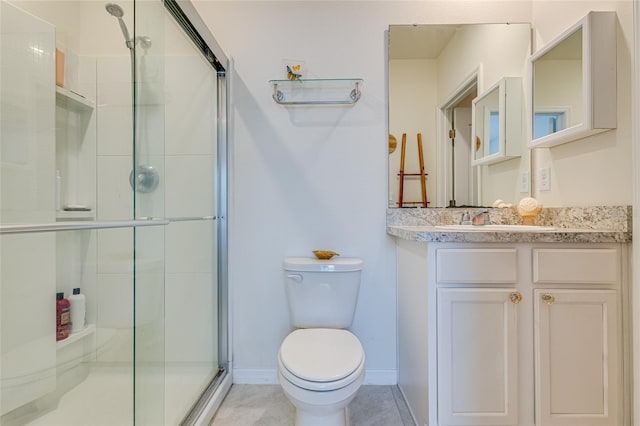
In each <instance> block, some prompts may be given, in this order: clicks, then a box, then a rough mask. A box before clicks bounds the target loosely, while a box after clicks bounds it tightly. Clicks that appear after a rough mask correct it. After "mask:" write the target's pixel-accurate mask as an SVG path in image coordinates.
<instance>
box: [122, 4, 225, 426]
mask: <svg viewBox="0 0 640 426" xmlns="http://www.w3.org/2000/svg"><path fill="white" fill-rule="evenodd" d="M135 37H136V39H137V40H138V41H137V46H136V55H135V58H136V79H135V110H136V113H135V116H134V119H135V121H134V128H135V147H134V157H135V160H134V163H135V166H134V168H135V169H136V170H137V172H136V174H135V175H136V176H137V177H138V178H137V179H135V178H134V179H133V181H134V184H135V185H136V191H135V201H134V204H135V216H136V218H158V217H162V218H167V219H168V220H169V221H170V223H169V225H168V226H166V227H163V228H155V229H151V228H147V229H136V231H135V243H134V244H135V284H134V286H135V329H136V333H135V403H134V407H135V418H136V424H144V425H146V424H179V423H180V422H181V421H182V420H183V419H184V418H185V416H186V415H187V414H188V413H189V411H190V409H191V408H192V406H194V404H195V403H196V401H198V399H199V398H200V396H201V395H202V394H203V392H204V391H205V389H206V388H207V386H208V385H209V383H210V382H211V381H212V380H213V378H214V377H215V376H216V375H217V374H218V372H219V369H220V360H219V358H218V353H219V348H218V340H219V336H218V291H219V288H218V275H219V270H218V264H219V257H220V256H219V253H218V240H219V238H218V226H219V221H218V218H217V216H216V215H217V214H218V213H217V212H218V211H219V209H218V206H217V200H218V191H217V187H218V186H219V179H218V175H217V174H218V160H219V158H218V127H217V126H218V112H219V111H218V101H219V100H218V98H219V94H218V91H217V85H218V75H217V73H216V70H215V69H214V68H213V67H212V66H211V65H210V64H209V62H208V61H207V60H205V58H204V56H203V55H202V54H201V53H200V51H199V50H197V49H196V47H195V46H194V44H193V41H192V40H191V39H190V38H189V37H187V35H186V34H185V32H184V30H183V29H182V28H181V27H180V26H179V25H178V23H177V22H176V21H175V20H174V18H173V17H172V16H171V14H170V13H169V12H168V11H167V10H166V9H165V5H164V2H161V1H146V2H136V14H135ZM149 182H151V184H149ZM156 182H157V186H155V184H156ZM154 186H155V188H154ZM159 407H164V409H163V410H162V409H159Z"/></svg>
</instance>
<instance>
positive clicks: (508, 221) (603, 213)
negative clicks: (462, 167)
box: [387, 206, 632, 243]
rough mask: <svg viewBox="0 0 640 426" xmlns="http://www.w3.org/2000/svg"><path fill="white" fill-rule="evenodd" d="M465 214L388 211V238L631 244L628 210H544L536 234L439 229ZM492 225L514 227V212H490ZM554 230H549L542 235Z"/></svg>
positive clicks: (517, 221) (516, 221)
mask: <svg viewBox="0 0 640 426" xmlns="http://www.w3.org/2000/svg"><path fill="white" fill-rule="evenodd" d="M463 210H464V209H437V208H433V209H388V211H387V234H389V235H392V236H394V237H397V238H402V239H405V240H412V241H424V242H473V243H483V242H484V243H490V242H497V243H507V242H508V243H538V242H557V243H627V242H630V241H631V237H632V231H631V207H630V206H596V207H579V208H555V209H554V208H550V209H544V210H543V211H542V213H541V214H540V216H538V218H537V220H536V225H539V226H540V227H541V228H540V229H535V230H533V229H532V228H531V227H526V230H520V229H518V228H517V227H515V226H514V229H508V230H496V229H491V228H490V227H487V228H483V227H482V226H478V227H473V229H460V230H458V229H455V230H450V229H442V228H441V227H439V226H442V225H454V224H457V223H459V216H461V215H462V211H463ZM489 214H490V217H491V223H492V224H495V225H518V224H520V223H521V220H520V218H519V217H518V216H517V214H516V213H515V212H514V211H513V209H490V210H489ZM545 227H553V229H548V228H547V229H545Z"/></svg>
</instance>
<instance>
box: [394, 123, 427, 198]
mask: <svg viewBox="0 0 640 426" xmlns="http://www.w3.org/2000/svg"><path fill="white" fill-rule="evenodd" d="M406 151H407V134H406V133H403V134H402V146H401V151H400V172H399V173H398V176H399V177H400V183H399V185H400V188H399V190H398V207H404V206H405V205H407V204H417V205H420V206H422V207H427V204H428V201H427V180H426V176H427V173H425V172H424V154H423V152H422V133H418V161H419V164H420V173H405V171H404V160H405V156H406ZM406 176H420V185H421V189H422V201H404V199H403V198H404V178H405V177H406Z"/></svg>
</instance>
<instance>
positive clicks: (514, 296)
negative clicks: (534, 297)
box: [509, 291, 522, 305]
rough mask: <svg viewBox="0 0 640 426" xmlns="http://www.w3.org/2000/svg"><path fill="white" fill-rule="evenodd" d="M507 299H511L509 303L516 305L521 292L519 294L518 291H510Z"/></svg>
mask: <svg viewBox="0 0 640 426" xmlns="http://www.w3.org/2000/svg"><path fill="white" fill-rule="evenodd" d="M509 300H511V303H513V304H514V305H517V304H518V303H520V302H521V301H522V294H520V292H519V291H512V292H511V294H510V295H509Z"/></svg>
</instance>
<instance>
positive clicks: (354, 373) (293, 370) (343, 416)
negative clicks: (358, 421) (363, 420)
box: [278, 328, 365, 426]
mask: <svg viewBox="0 0 640 426" xmlns="http://www.w3.org/2000/svg"><path fill="white" fill-rule="evenodd" d="M364 364H365V356H364V351H363V349H362V345H361V344H360V341H359V340H358V339H357V337H356V336H354V335H353V334H352V333H350V332H349V331H347V330H342V329H329V328H310V329H298V330H295V331H294V332H292V333H291V334H289V335H288V336H287V338H286V339H285V340H284V341H283V342H282V345H281V346H280V351H279V354H278V379H279V381H280V385H281V386H282V389H283V391H284V393H285V395H286V396H287V398H288V399H289V401H291V403H292V404H293V405H294V406H295V407H296V425H297V426H344V425H348V424H349V418H348V417H349V416H348V412H347V410H346V407H347V405H349V403H350V402H351V401H352V400H353V398H354V397H355V396H356V393H357V391H358V389H359V388H360V386H361V385H362V382H363V380H364Z"/></svg>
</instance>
